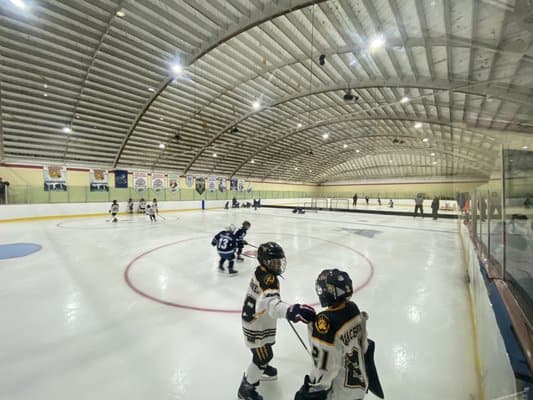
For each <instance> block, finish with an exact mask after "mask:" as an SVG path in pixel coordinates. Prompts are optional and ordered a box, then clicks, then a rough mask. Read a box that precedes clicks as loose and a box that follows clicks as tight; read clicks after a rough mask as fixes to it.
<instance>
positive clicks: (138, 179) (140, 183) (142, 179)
mask: <svg viewBox="0 0 533 400" xmlns="http://www.w3.org/2000/svg"><path fill="white" fill-rule="evenodd" d="M147 188H148V174H147V173H146V172H133V189H134V190H136V191H138V192H144V191H145V190H146V189H147Z"/></svg>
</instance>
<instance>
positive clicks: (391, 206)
mask: <svg viewBox="0 0 533 400" xmlns="http://www.w3.org/2000/svg"><path fill="white" fill-rule="evenodd" d="M358 199H359V197H358V196H357V193H355V194H354V195H353V197H352V206H354V207H356V206H357V200H358ZM365 203H366V205H367V206H368V205H369V204H370V197H368V196H365ZM378 206H381V197H379V196H378ZM388 206H389V208H394V201H392V199H390V200H389V202H388Z"/></svg>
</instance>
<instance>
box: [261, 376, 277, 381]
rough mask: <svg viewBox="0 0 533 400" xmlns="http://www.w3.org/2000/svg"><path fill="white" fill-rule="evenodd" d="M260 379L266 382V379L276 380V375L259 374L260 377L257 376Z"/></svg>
mask: <svg viewBox="0 0 533 400" xmlns="http://www.w3.org/2000/svg"><path fill="white" fill-rule="evenodd" d="M259 380H260V381H262V382H267V381H277V380H278V376H277V375H276V376H268V375H261V378H259Z"/></svg>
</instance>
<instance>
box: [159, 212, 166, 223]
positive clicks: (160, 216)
mask: <svg viewBox="0 0 533 400" xmlns="http://www.w3.org/2000/svg"><path fill="white" fill-rule="evenodd" d="M157 216H158V217H159V218H162V219H163V221H166V220H167V219H166V218H165V217H163V216H162V215H160V214H159V213H157Z"/></svg>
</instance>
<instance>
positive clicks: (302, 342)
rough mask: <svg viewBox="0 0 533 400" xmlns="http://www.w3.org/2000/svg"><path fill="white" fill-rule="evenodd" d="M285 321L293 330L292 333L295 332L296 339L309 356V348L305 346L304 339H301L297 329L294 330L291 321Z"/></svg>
mask: <svg viewBox="0 0 533 400" xmlns="http://www.w3.org/2000/svg"><path fill="white" fill-rule="evenodd" d="M287 322H288V323H289V325H290V326H291V328H292V330H293V331H294V333H295V334H296V336H297V337H298V340H299V341H300V343H301V344H302V346H303V347H304V349H305V351H307V354H309V356H311V353H309V349H308V348H307V346H306V345H305V343H304V341H303V340H302V338H301V336H300V334H299V333H298V331H297V330H296V328H295V327H294V325H293V324H292V322H291V321H289V320H287Z"/></svg>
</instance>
